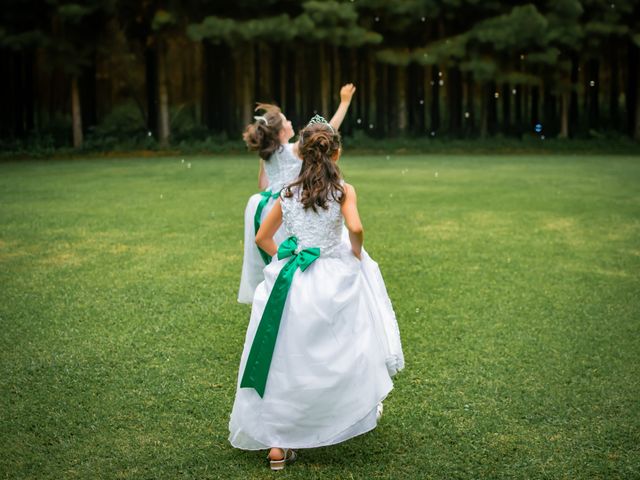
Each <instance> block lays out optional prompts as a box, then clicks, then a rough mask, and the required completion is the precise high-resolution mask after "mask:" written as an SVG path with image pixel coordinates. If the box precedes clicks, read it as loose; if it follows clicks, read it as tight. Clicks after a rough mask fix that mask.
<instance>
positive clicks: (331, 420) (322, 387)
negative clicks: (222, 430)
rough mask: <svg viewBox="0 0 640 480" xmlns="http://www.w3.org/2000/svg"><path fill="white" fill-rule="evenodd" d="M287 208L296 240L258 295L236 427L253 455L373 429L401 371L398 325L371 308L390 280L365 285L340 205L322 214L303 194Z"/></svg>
mask: <svg viewBox="0 0 640 480" xmlns="http://www.w3.org/2000/svg"><path fill="white" fill-rule="evenodd" d="M281 198H282V200H281V201H282V215H283V225H284V227H285V229H286V234H287V235H288V236H289V238H288V239H287V240H285V241H284V242H282V243H281V244H280V247H279V250H278V255H277V257H274V259H273V261H272V262H271V263H270V264H268V265H267V266H266V268H265V269H264V282H262V283H260V285H258V287H257V289H256V292H255V296H254V299H253V307H252V312H251V319H250V322H249V325H248V328H247V334H246V339H245V344H244V351H243V353H242V357H241V362H240V370H239V374H238V384H237V392H236V398H235V402H234V405H233V411H232V413H231V419H230V422H229V430H230V436H229V440H230V442H231V444H232V445H233V446H234V447H236V448H241V449H245V450H259V449H266V448H270V447H280V448H311V447H320V446H325V445H331V444H335V443H339V442H342V441H345V440H347V439H349V438H352V437H354V436H357V435H360V434H362V433H365V432H367V431H369V430H371V429H373V428H375V426H376V422H377V418H376V412H377V406H378V404H379V403H380V402H382V400H384V398H385V397H386V396H387V394H388V393H389V392H390V391H391V389H392V388H393V384H392V381H391V375H392V374H394V373H395V372H396V371H397V370H399V369H401V368H402V364H403V358H402V350H401V347H400V338H399V334H398V332H397V323H395V316H393V322H392V323H393V324H395V327H394V326H393V325H391V327H389V326H388V325H387V326H385V323H386V324H389V323H390V322H389V320H388V312H385V311H380V310H379V308H380V302H379V301H376V300H375V299H373V300H372V298H371V295H372V294H374V293H375V291H378V292H380V291H382V290H381V289H384V284H382V285H379V284H378V285H375V286H371V285H368V284H369V283H372V282H374V283H375V282H377V281H378V277H377V276H379V281H380V282H382V277H381V276H380V274H379V270H377V274H375V275H374V276H373V277H370V278H369V279H367V278H366V271H365V270H366V266H365V265H363V263H362V262H361V261H359V260H358V259H357V258H356V257H355V256H354V255H353V253H352V252H351V250H350V247H349V245H348V244H347V243H345V242H344V241H343V238H342V235H343V228H344V227H343V217H342V214H341V211H340V204H339V203H338V202H335V201H333V200H332V199H329V200H328V204H329V208H328V209H327V210H323V209H320V208H319V209H318V211H317V212H314V211H313V210H311V209H308V210H305V209H304V208H303V205H302V203H300V201H299V192H298V191H294V192H293V196H292V197H289V198H285V197H281ZM363 258H364V255H363ZM374 266H375V263H373V265H370V267H371V268H373V267H374ZM375 268H376V269H377V266H375ZM376 275H377V276H376ZM287 279H288V280H287ZM287 282H290V284H288V283H287ZM385 294H386V290H385ZM274 299H275V300H274ZM387 299H388V297H387ZM388 308H389V309H390V308H391V305H390V304H389V305H388ZM392 313H393V311H392V310H391V314H392ZM382 317H385V318H387V320H385V321H383V320H381V318H382ZM395 336H397V338H396V337H395ZM390 337H391V340H390ZM394 355H395V363H394V360H392V358H393V356H394Z"/></svg>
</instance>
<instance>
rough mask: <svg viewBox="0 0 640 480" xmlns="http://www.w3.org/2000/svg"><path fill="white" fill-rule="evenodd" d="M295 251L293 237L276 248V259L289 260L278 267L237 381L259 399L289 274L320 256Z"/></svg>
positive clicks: (313, 250)
mask: <svg viewBox="0 0 640 480" xmlns="http://www.w3.org/2000/svg"><path fill="white" fill-rule="evenodd" d="M297 248H298V239H297V238H296V237H289V238H287V239H286V240H285V241H284V242H282V243H281V244H280V247H279V248H278V259H279V260H282V259H283V258H288V257H291V259H290V260H289V261H288V262H287V263H286V264H285V265H284V267H282V270H280V273H279V274H278V278H277V279H276V283H275V284H274V285H273V290H271V294H270V295H269V299H268V300H267V305H266V306H265V307H264V312H263V313H262V318H261V319H260V324H259V325H258V329H257V330H256V334H255V336H254V337H253V344H252V345H251V350H250V351H249V357H248V358H247V364H246V366H245V369H244V373H243V374H242V380H241V382H240V387H246V388H253V389H255V391H256V392H258V395H260V397H263V396H264V389H265V385H266V384H267V377H268V375H269V367H270V366H271V359H272V357H273V350H274V348H275V346H276V338H278V330H279V329H280V320H281V319H282V311H283V310H284V304H285V302H286V301H287V295H288V294H289V289H290V288H291V282H292V281H293V274H294V273H295V272H296V270H297V269H298V268H300V270H302V271H303V272H304V271H305V270H306V269H307V268H309V265H311V264H312V263H313V262H315V261H316V260H317V259H318V257H320V249H319V248H305V249H304V250H302V251H300V252H299V253H296V250H297Z"/></svg>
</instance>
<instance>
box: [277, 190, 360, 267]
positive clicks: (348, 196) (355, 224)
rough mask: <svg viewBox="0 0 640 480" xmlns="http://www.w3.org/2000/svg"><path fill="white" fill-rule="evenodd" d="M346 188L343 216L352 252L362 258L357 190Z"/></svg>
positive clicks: (342, 209)
mask: <svg viewBox="0 0 640 480" xmlns="http://www.w3.org/2000/svg"><path fill="white" fill-rule="evenodd" d="M344 186H345V189H344V193H345V199H344V202H342V207H341V211H342V216H343V217H344V223H345V225H346V226H347V230H349V240H350V241H351V251H352V252H353V254H354V255H355V256H356V257H358V258H360V253H361V252H362V243H363V242H364V229H363V228H362V222H361V221H360V214H359V213H358V199H357V197H356V189H355V188H353V187H352V186H351V185H349V184H348V183H345V185H344ZM274 208H275V207H274ZM272 211H273V210H272Z"/></svg>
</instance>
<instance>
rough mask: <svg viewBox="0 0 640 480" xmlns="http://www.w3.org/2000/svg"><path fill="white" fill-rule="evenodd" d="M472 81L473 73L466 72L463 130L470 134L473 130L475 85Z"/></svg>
mask: <svg viewBox="0 0 640 480" xmlns="http://www.w3.org/2000/svg"><path fill="white" fill-rule="evenodd" d="M474 83H475V82H474V81H473V73H471V72H468V73H467V81H466V84H467V86H466V92H467V95H466V107H465V113H464V118H465V122H464V130H465V134H466V135H471V134H473V133H474V131H475V126H474V124H475V85H474Z"/></svg>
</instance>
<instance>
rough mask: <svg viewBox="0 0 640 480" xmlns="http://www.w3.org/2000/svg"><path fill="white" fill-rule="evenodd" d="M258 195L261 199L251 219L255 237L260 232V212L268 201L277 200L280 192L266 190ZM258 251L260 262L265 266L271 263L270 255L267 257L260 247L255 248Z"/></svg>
mask: <svg viewBox="0 0 640 480" xmlns="http://www.w3.org/2000/svg"><path fill="white" fill-rule="evenodd" d="M260 195H262V198H261V199H260V203H258V207H257V208H256V214H255V215H254V217H253V226H254V228H255V235H257V234H258V230H260V223H261V221H260V219H261V218H262V211H263V210H264V207H265V206H266V205H267V203H269V199H270V198H278V197H279V196H280V192H279V191H278V192H275V193H271V192H270V191H268V190H265V191H264V192H260ZM257 248H258V251H259V252H260V256H261V257H262V260H264V263H265V264H267V265H268V264H269V263H271V255H269V254H268V253H267V252H265V251H264V250H262V249H261V248H260V247H257Z"/></svg>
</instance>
